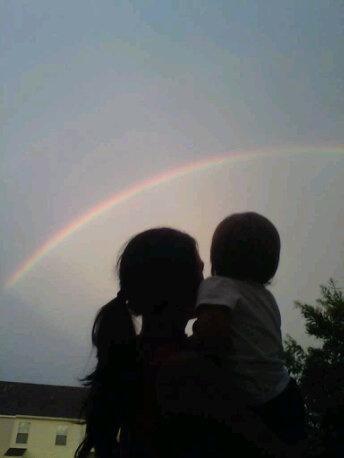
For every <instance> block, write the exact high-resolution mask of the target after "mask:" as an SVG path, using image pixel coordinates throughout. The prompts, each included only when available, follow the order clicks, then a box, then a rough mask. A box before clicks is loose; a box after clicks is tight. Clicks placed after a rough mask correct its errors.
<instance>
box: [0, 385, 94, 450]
mask: <svg viewBox="0 0 344 458" xmlns="http://www.w3.org/2000/svg"><path fill="white" fill-rule="evenodd" d="M85 395H86V389H85V388H78V387H71V386H55V385H39V384H33V383H15V382H3V381H0V458H3V457H8V456H23V457H24V458H73V456H74V452H75V450H76V448H77V447H78V445H79V444H80V442H81V440H82V438H83V435H84V430H85V429H84V428H85V427H84V425H83V422H82V420H81V419H80V414H81V407H82V404H83V400H84V399H85Z"/></svg>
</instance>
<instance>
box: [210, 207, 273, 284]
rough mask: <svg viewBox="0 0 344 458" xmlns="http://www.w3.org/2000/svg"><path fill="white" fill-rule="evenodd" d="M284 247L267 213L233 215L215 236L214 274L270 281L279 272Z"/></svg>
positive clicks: (213, 246)
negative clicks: (266, 216)
mask: <svg viewBox="0 0 344 458" xmlns="http://www.w3.org/2000/svg"><path fill="white" fill-rule="evenodd" d="M280 246H281V245H280V237H279V234H278V232H277V229H276V228H275V226H274V225H273V224H272V223H271V221H269V220H268V219H267V218H265V217H264V216H262V215H259V214H258V213H254V212H247V213H236V214H233V215H230V216H228V217H227V218H225V219H224V220H223V221H221V223H220V224H219V225H218V226H217V228H216V229H215V232H214V235H213V239H212V244H211V250H210V260H211V265H212V274H213V275H215V274H216V275H221V276H224V277H231V278H236V279H238V280H251V281H256V282H259V283H262V284H267V283H268V282H269V281H270V280H271V279H272V277H273V276H274V275H275V273H276V270H277V267H278V263H279V256H280Z"/></svg>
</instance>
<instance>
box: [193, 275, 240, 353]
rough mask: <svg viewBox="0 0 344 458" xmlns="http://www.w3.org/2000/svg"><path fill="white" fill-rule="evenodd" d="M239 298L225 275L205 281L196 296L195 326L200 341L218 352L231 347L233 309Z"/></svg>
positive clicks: (196, 335) (196, 341)
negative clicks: (229, 345)
mask: <svg viewBox="0 0 344 458" xmlns="http://www.w3.org/2000/svg"><path fill="white" fill-rule="evenodd" d="M237 299H238V298H237V293H236V292H235V291H233V289H232V288H231V284H230V280H228V279H226V278H222V277H210V278H208V279H206V280H204V281H203V282H202V284H201V286H200V289H199V293H198V298H197V306H196V315H197V319H196V321H195V323H194V325H193V328H192V330H193V335H194V337H193V339H194V342H195V343H196V344H197V345H201V346H202V347H203V348H205V349H207V350H208V351H209V350H211V352H212V353H217V354H222V353H223V352H227V351H228V344H229V337H230V333H231V313H232V311H231V310H232V309H233V308H234V307H235V304H236V302H237Z"/></svg>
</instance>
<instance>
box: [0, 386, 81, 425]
mask: <svg viewBox="0 0 344 458" xmlns="http://www.w3.org/2000/svg"><path fill="white" fill-rule="evenodd" d="M86 393H87V389H86V388H81V387H75V386H60V385H39V384H35V383H18V382H3V381H0V415H30V416H39V417H54V418H74V419H76V418H81V408H82V404H83V401H84V399H85V396H86Z"/></svg>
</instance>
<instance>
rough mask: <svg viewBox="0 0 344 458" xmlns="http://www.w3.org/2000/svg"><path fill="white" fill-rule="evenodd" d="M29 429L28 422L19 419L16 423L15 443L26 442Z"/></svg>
mask: <svg viewBox="0 0 344 458" xmlns="http://www.w3.org/2000/svg"><path fill="white" fill-rule="evenodd" d="M29 431H30V422H29V421H21V422H19V425H18V430H17V437H16V444H27V440H28V437H29Z"/></svg>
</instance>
